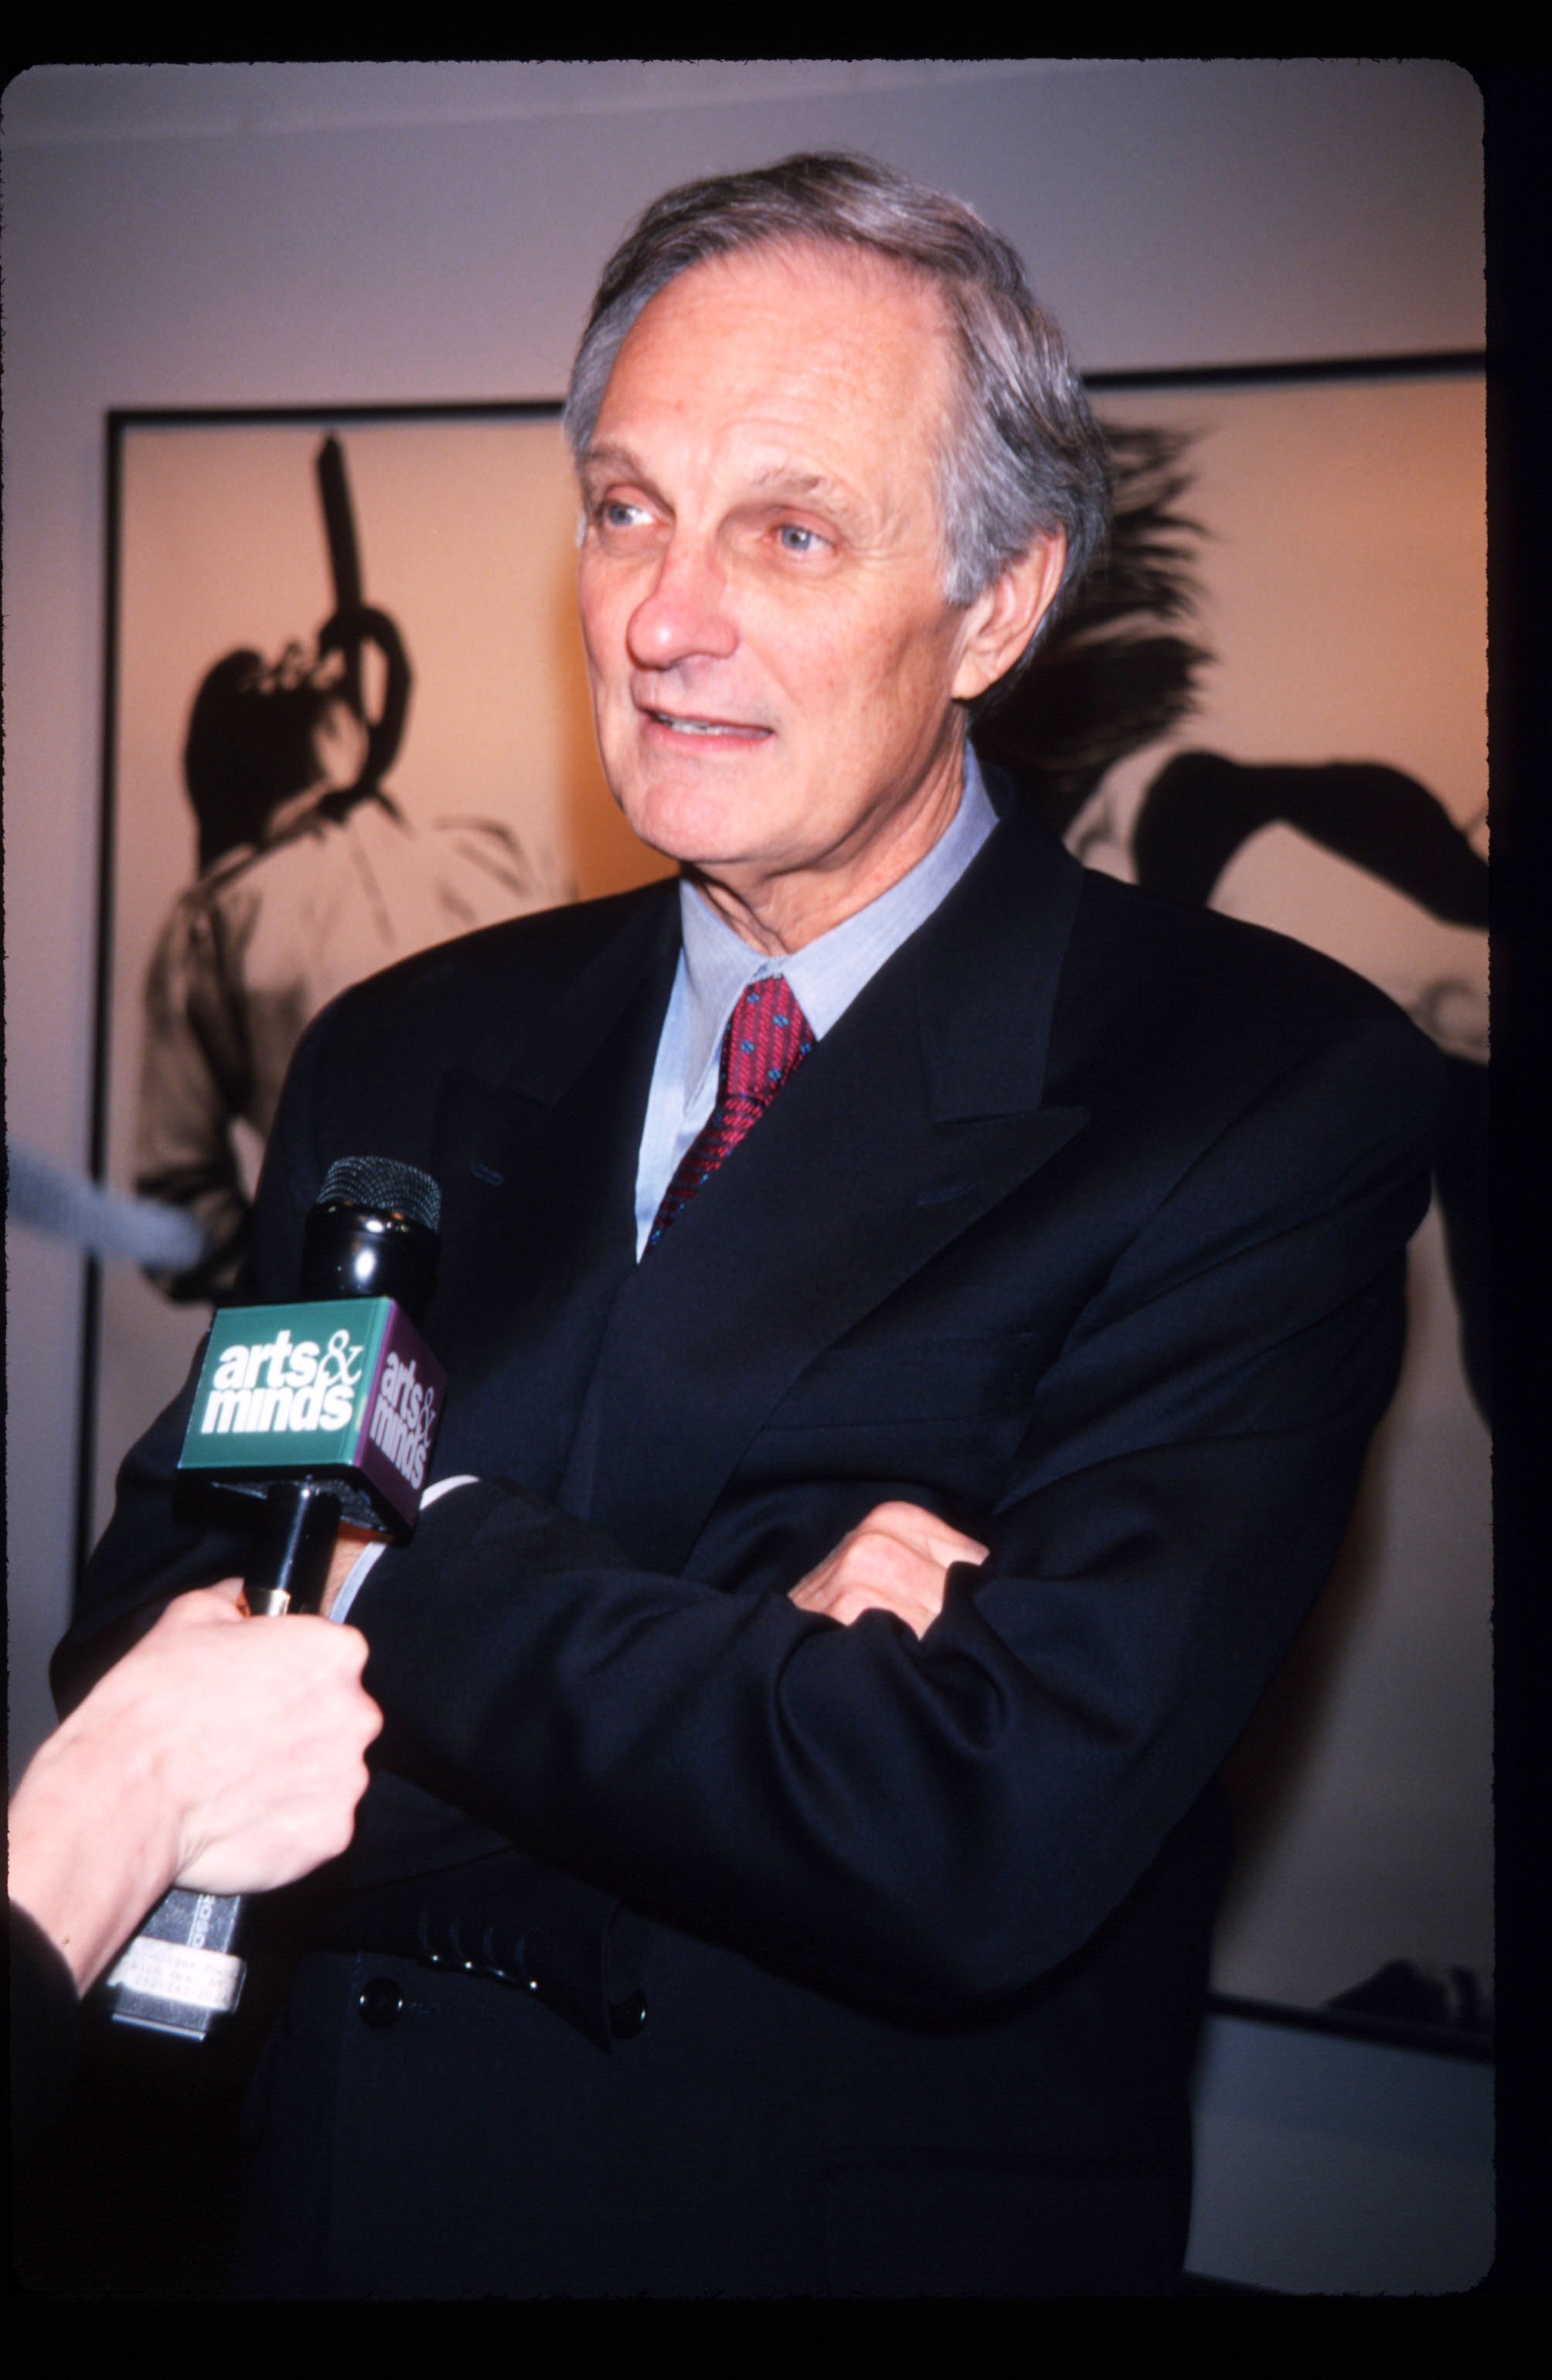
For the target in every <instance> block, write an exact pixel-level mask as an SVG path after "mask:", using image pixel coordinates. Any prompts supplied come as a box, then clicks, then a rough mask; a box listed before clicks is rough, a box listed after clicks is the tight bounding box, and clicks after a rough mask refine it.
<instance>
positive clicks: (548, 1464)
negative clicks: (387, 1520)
mask: <svg viewBox="0 0 1552 2380" xmlns="http://www.w3.org/2000/svg"><path fill="white" fill-rule="evenodd" d="M677 952H678V908H677V900H676V896H675V892H674V888H673V886H672V885H668V886H665V887H663V888H661V891H656V892H654V893H653V894H651V895H649V896H648V897H647V898H646V899H644V900H643V902H642V903H641V904H640V905H638V906H636V907H635V908H633V909H631V910H629V911H628V912H627V915H626V917H625V918H624V922H623V923H622V924H621V926H620V927H619V928H618V929H617V930H616V931H614V932H613V933H612V934H611V935H610V937H609V938H608V940H607V941H605V942H604V944H603V945H602V946H601V948H600V951H599V953H597V954H596V956H595V957H594V958H593V960H592V961H591V963H590V964H589V965H587V966H586V967H585V968H584V969H583V970H582V971H581V972H580V973H579V974H578V975H577V976H576V978H575V979H574V980H573V981H571V982H570V983H569V984H568V985H567V987H566V989H565V990H564V993H563V994H562V996H561V998H560V999H559V1000H557V1001H556V1002H554V1003H553V1004H552V1005H551V1006H549V1007H548V1008H547V1009H546V1010H545V1011H544V1012H543V1014H540V1015H538V1016H536V1017H535V1018H533V1020H532V1022H531V1026H530V1029H529V1031H528V1033H527V1037H526V1038H525V1039H524V1040H523V1041H522V1043H521V1044H520V1046H519V1048H518V1050H517V1051H516V1054H515V1057H514V1058H513V1060H512V1062H511V1064H510V1067H509V1069H508V1072H507V1075H506V1078H505V1080H504V1081H503V1082H500V1083H492V1082H490V1081H487V1080H484V1079H482V1078H481V1077H479V1076H478V1075H473V1074H471V1073H468V1072H467V1070H465V1069H463V1068H455V1069H454V1070H452V1071H451V1072H450V1073H449V1074H448V1075H447V1076H446V1077H445V1079H444V1081H443V1089H442V1096H441V1103H440V1108H439V1112H438V1119H437V1126H436V1147H437V1160H436V1162H437V1172H438V1174H439V1177H440V1179H441V1181H442V1183H443V1247H444V1250H445V1252H446V1254H445V1257H444V1262H443V1279H442V1281H441V1283H440V1285H439V1288H438V1293H437V1297H436V1301H435V1305H434V1306H433V1309H432V1312H431V1314H430V1316H429V1317H428V1328H427V1336H428V1338H429V1340H430V1342H431V1344H432V1345H433V1346H434V1345H436V1344H437V1342H438V1339H439V1337H441V1338H442V1339H443V1342H444V1343H445V1344H447V1345H448V1346H450V1347H452V1346H455V1347H456V1348H457V1350H458V1362H457V1367H456V1370H455V1374H454V1377H453V1378H452V1379H451V1381H450V1385H449V1401H448V1410H447V1417H446V1422H445V1425H444V1429H443V1439H442V1443H441V1448H440V1451H439V1456H438V1469H439V1471H441V1472H442V1473H443V1475H447V1474H449V1473H451V1472H453V1471H457V1470H471V1471H476V1472H479V1473H482V1474H485V1475H489V1474H491V1472H492V1471H497V1472H499V1473H501V1475H503V1476H506V1477H509V1478H514V1479H515V1480H517V1481H518V1482H519V1484H521V1485H522V1486H524V1487H526V1488H529V1489H530V1491H531V1492H533V1493H534V1494H536V1495H539V1496H541V1497H545V1498H553V1497H554V1496H555V1494H556V1491H557V1489H558V1488H559V1484H560V1479H561V1475H562V1472H563V1470H564V1462H565V1455H566V1451H567V1448H568V1446H569V1442H570V1438H571V1433H572V1428H573V1427H574V1424H575V1420H576V1415H577V1413H578V1411H579V1409H580V1407H581V1405H582V1403H583V1401H584V1399H585V1397H586V1394H587V1387H588V1379H589V1378H590V1376H591V1373H592V1371H593V1367H594V1365H595V1363H596V1361H597V1355H598V1348H599V1342H600V1338H601V1336H602V1333H603V1330H604V1327H605V1324H606V1322H607V1320H608V1317H609V1313H610V1309H611V1305H612V1301H613V1298H614V1296H615V1293H616V1292H617V1290H618V1288H619V1286H620V1283H621V1282H622V1281H624V1280H625V1279H626V1278H627V1277H628V1275H629V1274H630V1272H631V1270H632V1268H633V1266H634V1261H635V1255H636V1241H635V1218H634V1192H635V1179H636V1162H637V1147H638V1146H639V1142H640V1137H641V1126H642V1118H643V1115H644V1113H645V1109H646V1101H647V1092H648V1087H649V1083H650V1079H651V1071H652V1064H653V1060H654V1058H655V1055H656V1051H657V1044H658V1037H659V1033H660V1031H661V1024H662V1017H663V1013H664V1010H665V1009H666V1006H667V1002H668V996H669V991H670V990H671V988H672V985H673V968H674V963H675V960H676V957H677Z"/></svg>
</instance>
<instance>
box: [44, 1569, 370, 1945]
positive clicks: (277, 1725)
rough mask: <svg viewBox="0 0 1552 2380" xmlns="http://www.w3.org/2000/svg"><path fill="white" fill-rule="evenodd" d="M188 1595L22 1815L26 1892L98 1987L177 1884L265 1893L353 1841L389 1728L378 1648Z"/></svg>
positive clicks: (60, 1751) (119, 1669)
mask: <svg viewBox="0 0 1552 2380" xmlns="http://www.w3.org/2000/svg"><path fill="white" fill-rule="evenodd" d="M241 1592H242V1590H241V1587H240V1585H238V1583H237V1581H236V1579H230V1580H227V1581H225V1582H224V1584H223V1585H220V1586H212V1587H205V1588H201V1589H200V1590H199V1591H198V1592H196V1593H194V1594H190V1595H181V1596H179V1597H177V1598H176V1601H174V1602H173V1603H171V1604H170V1605H169V1606H168V1608H167V1609H166V1610H165V1611H164V1613H163V1615H162V1617H161V1619H160V1620H159V1621H157V1623H156V1625H155V1627H154V1628H152V1629H151V1630H150V1631H149V1632H148V1633H147V1634H146V1635H145V1636H143V1637H142V1638H141V1640H140V1642H139V1644H138V1645H135V1647H134V1648H133V1650H132V1651H130V1652H129V1653H127V1654H126V1656H125V1657H124V1658H123V1660H122V1661H120V1662H119V1663H118V1664H117V1666H116V1667H115V1669H112V1670H109V1671H108V1672H107V1675H106V1676H105V1677H103V1679H101V1680H100V1681H99V1682H98V1683H97V1685H96V1686H94V1687H93V1689H92V1691H91V1694H88V1696H87V1698H86V1700H85V1701H84V1702H83V1703H82V1704H81V1705H80V1706H79V1708H78V1709H76V1710H75V1711H73V1712H72V1713H71V1714H70V1717H69V1718H67V1719H66V1720H65V1722H64V1723H63V1725H62V1726H61V1727H59V1728H58V1729H57V1730H55V1733H54V1734H53V1735H52V1736H50V1738H49V1739H48V1741H47V1743H44V1744H43V1745H42V1748H41V1750H40V1751H39V1752H38V1754H37V1755H36V1757H35V1758H34V1760H33V1761H32V1764H31V1766H30V1768H29V1769H28V1772H27V1775H26V1776H25V1778H24V1779H22V1782H21V1785H20V1788H19V1789H18V1793H17V1797H16V1800H15V1802H14V1803H12V1805H11V1816H10V1837H11V1891H12V1894H13V1896H14V1898H15V1899H16V1900H18V1901H19V1902H20V1904H21V1906H22V1907H23V1908H24V1909H26V1910H27V1911H28V1913H30V1915H31V1916H32V1917H33V1918H35V1919H36V1921H37V1922H38V1924H39V1925H42V1927H43V1929H44V1931H45V1932H46V1933H48V1934H50V1935H52V1936H53V1937H54V1939H55V1942H56V1943H57V1944H58V1945H59V1947H60V1949H62V1950H63V1951H64V1954H65V1956H66V1958H67V1960H68V1961H69V1963H70V1965H71V1967H72V1969H73V1970H74V1972H75V1974H76V1979H77V1982H78V1983H79V1985H81V1987H82V1988H83V1989H84V1988H85V1986H86V1985H87V1984H89V1983H90V1982H91V1980H92V1978H93V1976H95V1975H96V1974H98V1973H101V1971H102V1969H103V1967H104V1966H105V1965H106V1964H107V1961H108V1960H109V1959H110V1958H111V1957H112V1956H113V1953H114V1951H115V1949H117V1947H118V1945H119V1943H120V1942H122V1941H123V1940H124V1939H125V1938H126V1937H127V1935H129V1934H130V1933H131V1932H132V1931H133V1930H134V1927H135V1925H137V1924H138V1923H139V1919H140V1918H141V1917H142V1916H143V1915H144V1913H145V1912H146V1910H147V1909H149V1908H151V1907H152V1905H153V1903H154V1902H155V1901H157V1900H160V1898H161V1896H162V1894H163V1893H164V1891H165V1889H166V1888H167V1887H168V1885H170V1884H173V1883H177V1884H181V1885H185V1886H187V1887H188V1888H189V1889H190V1890H192V1891H196V1892H220V1893H228V1892H262V1891H267V1890H268V1889H270V1888H272V1887H273V1886H275V1885H280V1884H288V1883H290V1882H291V1881H292V1880H293V1878H294V1877H297V1876H305V1875H306V1874H307V1872H308V1870H309V1868H314V1867H316V1866H318V1865H319V1864H320V1863H321V1861H323V1860H326V1859H330V1858H333V1855H334V1854H335V1853H336V1852H342V1851H344V1849H345V1848H346V1844H347V1843H348V1842H349V1840H350V1835H351V1829H352V1826H353V1824H354V1817H355V1809H356V1804H357V1803H358V1801H359V1800H360V1798H361V1795H362V1793H363V1792H364V1791H365V1790H366V1784H367V1768H366V1763H365V1761H364V1759H363V1757H362V1755H363V1754H364V1753H365V1751H366V1748H367V1745H368V1744H369V1743H370V1742H371V1739H372V1737H373V1736H374V1735H376V1734H377V1733H378V1731H379V1730H380V1729H381V1727H382V1713H381V1712H380V1711H379V1710H378V1707H377V1706H376V1704H375V1703H374V1702H373V1701H372V1700H371V1698H370V1695H369V1694H367V1693H366V1692H365V1690H364V1689H363V1687H362V1685H361V1671H362V1669H363V1667H364V1665H365V1662H366V1657H367V1645H366V1640H365V1638H364V1637H363V1636H362V1635H361V1634H360V1633H359V1632H358V1630H356V1629H354V1628H343V1627H335V1626H334V1625H333V1623H332V1622H329V1621H322V1620H316V1619H309V1618H295V1619H290V1618H288V1619H286V1620H285V1621H273V1620H263V1621H256V1620H248V1619H245V1618H244V1617H243V1616H242V1614H241V1612H240V1611H239V1609H238V1608H237V1607H238V1598H239V1597H240V1595H241Z"/></svg>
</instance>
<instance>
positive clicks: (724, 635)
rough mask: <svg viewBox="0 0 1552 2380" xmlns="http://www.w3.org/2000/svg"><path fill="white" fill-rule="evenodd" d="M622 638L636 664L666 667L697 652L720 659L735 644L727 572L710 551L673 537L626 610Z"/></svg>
mask: <svg viewBox="0 0 1552 2380" xmlns="http://www.w3.org/2000/svg"><path fill="white" fill-rule="evenodd" d="M625 641H626V644H627V645H628V647H629V649H630V657H631V659H632V661H633V662H635V663H636V665H637V668H638V669H672V668H673V664H674V663H675V662H683V661H691V660H695V659H697V658H701V657H710V658H712V659H715V660H720V661H724V660H726V659H727V657H728V655H729V654H731V653H732V652H733V651H734V650H735V648H736V646H737V643H738V629H737V626H736V624H735V622H734V617H733V607H732V601H731V590H730V589H729V586H728V583H727V574H726V572H725V570H724V569H723V568H722V566H721V563H720V561H719V560H718V558H717V556H716V555H715V553H712V552H710V551H709V550H708V548H706V547H705V546H703V545H701V544H699V543H697V542H692V541H691V540H689V539H687V538H684V537H675V538H674V539H673V541H672V542H671V543H670V545H669V546H668V548H667V550H666V551H665V553H663V555H662V558H661V561H660V563H659V565H658V569H657V575H656V577H654V579H653V581H652V585H651V587H650V589H649V591H648V593H647V594H646V595H644V596H643V598H642V600H641V601H640V602H639V603H638V604H637V607H636V610H635V611H634V612H633V613H631V616H630V620H629V623H628V625H627V626H626V629H625Z"/></svg>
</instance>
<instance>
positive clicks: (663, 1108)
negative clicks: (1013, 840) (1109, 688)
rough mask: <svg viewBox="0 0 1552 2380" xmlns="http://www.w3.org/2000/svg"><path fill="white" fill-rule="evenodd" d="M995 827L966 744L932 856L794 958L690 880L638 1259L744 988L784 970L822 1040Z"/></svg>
mask: <svg viewBox="0 0 1552 2380" xmlns="http://www.w3.org/2000/svg"><path fill="white" fill-rule="evenodd" d="M996 824H997V813H996V811H995V810H994V809H993V808H992V807H991V802H990V798H989V796H988V793H987V790H986V787H985V785H984V784H983V783H982V782H981V772H980V770H979V768H978V767H977V765H976V755H975V753H974V752H973V751H972V749H971V747H969V745H968V744H967V745H966V746H965V747H964V794H963V795H962V796H961V799H960V805H959V807H958V809H957V810H955V812H954V814H953V817H952V820H950V822H949V825H948V827H947V829H946V830H945V832H943V833H942V834H941V835H940V837H939V839H938V841H937V842H936V843H935V844H933V846H932V848H931V850H930V851H929V852H928V854H927V856H926V857H925V858H923V859H918V860H917V862H916V864H915V868H912V869H911V871H910V873H909V874H908V875H906V876H903V877H902V878H901V880H900V881H899V883H898V884H891V886H890V889H889V891H888V892H880V893H879V897H878V899H877V900H876V901H870V902H869V903H868V904H867V908H866V909H858V910H857V911H856V912H855V915H854V916H852V917H845V918H843V920H842V922H841V924H840V925H839V926H832V927H831V929H830V931H829V933H828V934H820V935H819V936H818V939H817V941H812V942H806V943H805V944H804V946H803V948H802V950H800V951H794V952H793V953H791V954H790V955H788V956H787V957H784V958H783V957H781V956H776V957H773V958H763V957H761V956H759V954H758V953H756V952H755V951H753V950H752V949H751V948H750V946H749V944H748V943H747V942H746V941H742V940H741V939H740V937H739V936H738V935H737V934H735V933H734V929H733V928H732V927H731V926H730V925H728V924H726V923H725V922H724V920H723V919H722V918H721V917H719V916H718V914H717V912H716V910H715V909H713V908H712V906H711V905H710V903H709V901H707V900H706V899H704V898H703V896H702V895H701V894H700V893H699V892H697V891H696V889H695V887H694V885H693V884H690V883H689V882H688V881H685V882H682V883H681V884H680V887H679V917H680V923H681V927H682V929H683V933H682V941H681V947H680V952H679V966H678V972H677V973H676V974H675V976H674V978H673V992H672V994H671V995H670V998H669V1003H668V1014H667V1015H666V1016H665V1017H664V1019H663V1028H662V1034H661V1038H660V1040H659V1042H658V1059H657V1064H656V1066H655V1067H654V1069H653V1072H652V1087H651V1090H650V1092H649V1095H648V1099H647V1118H646V1122H645V1123H644V1125H643V1127H642V1133H641V1151H640V1156H639V1159H638V1160H637V1175H636V1253H637V1257H638V1258H639V1257H640V1255H641V1252H642V1250H643V1249H644V1248H645V1246H646V1245H647V1236H648V1233H649V1232H650V1231H651V1228H652V1225H653V1222H654V1221H655V1220H656V1218H657V1212H658V1208H660V1207H661V1204H662V1198H663V1193H664V1191H665V1190H666V1189H667V1188H668V1185H669V1184H670V1183H671V1182H672V1181H673V1172H674V1168H675V1167H676V1166H677V1164H678V1162H679V1160H680V1159H681V1158H682V1157H683V1156H684V1154H685V1150H686V1149H687V1148H688V1147H689V1146H690V1143H691V1142H692V1141H693V1140H694V1138H695V1136H696V1135H697V1133H698V1132H699V1130H700V1128H701V1126H702V1125H703V1124H704V1123H705V1122H706V1120H707V1118H708V1117H709V1114H710V1112H711V1110H712V1108H713V1107H714V1106H715V1105H716V1099H717V1080H718V1074H719V1070H720V1066H721V1050H722V1036H723V1034H724V1033H725V1032H726V1030H727V1021H728V1018H729V1017H730V1016H731V1015H732V1014H733V1011H734V1005H735V1003H736V1002H737V1001H738V998H739V995H740V994H741V993H742V991H743V990H744V989H745V986H746V984H751V983H758V982H759V981H760V980H761V979H762V978H764V977H770V976H777V975H780V976H785V977H786V979H787V981H788V983H789V984H790V985H791V986H792V989H793V991H794V994H795V996H796V999H797V1002H798V1005H799V1007H800V1008H801V1009H802V1011H803V1014H805V1016H806V1018H807V1019H808V1023H809V1026H810V1028H811V1029H812V1032H813V1035H814V1038H815V1039H816V1040H817V1041H822V1040H823V1038H824V1037H825V1035H826V1034H827V1033H828V1032H829V1031H830V1029H831V1026H832V1025H834V1024H835V1023H836V1022H837V1021H838V1019H839V1018H840V1017H842V1016H843V1015H844V1014H845V1012H846V1010H847V1009H848V1008H849V1007H850V1006H851V1004H852V1002H853V1001H854V1000H855V998H856V996H857V994H858V992H859V991H860V990H862V988H863V986H864V985H865V984H866V983H867V982H869V981H870V980H871V979H872V977H874V976H875V975H877V973H878V971H879V968H880V967H881V966H882V965H883V964H884V961H885V960H886V959H887V958H891V957H892V956H893V954H894V953H895V952H896V951H897V950H898V949H899V948H900V945H901V943H902V942H903V941H905V939H906V937H907V936H908V935H910V934H914V933H915V930H916V928H917V927H918V926H919V925H921V924H923V923H924V922H925V920H926V919H927V918H928V917H930V916H931V915H932V912H933V911H934V909H936V908H937V906H938V905H939V903H940V901H941V900H942V899H943V898H944V896H945V895H946V894H947V893H948V892H952V889H953V887H954V885H956V884H957V883H958V881H959V880H960V878H961V877H962V876H963V875H964V871H965V869H966V868H968V867H969V865H970V862H971V861H972V860H973V859H974V858H975V856H976V853H977V851H979V849H980V847H981V845H982V844H983V843H985V841H986V839H987V837H988V834H989V833H990V832H991V830H992V828H993V827H994V826H995V825H996Z"/></svg>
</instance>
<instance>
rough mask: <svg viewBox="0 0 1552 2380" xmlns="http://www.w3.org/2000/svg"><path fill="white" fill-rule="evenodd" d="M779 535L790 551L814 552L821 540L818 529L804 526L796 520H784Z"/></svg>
mask: <svg viewBox="0 0 1552 2380" xmlns="http://www.w3.org/2000/svg"><path fill="white" fill-rule="evenodd" d="M777 535H778V536H779V537H780V539H781V540H782V544H783V545H784V546H785V547H786V549H787V552H788V553H812V552H813V551H814V548H815V547H816V546H817V545H818V542H819V533H818V529H812V528H800V527H799V526H798V524H797V523H796V522H795V521H787V522H784V523H783V525H782V528H780V529H779V530H778V531H777Z"/></svg>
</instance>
